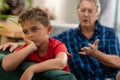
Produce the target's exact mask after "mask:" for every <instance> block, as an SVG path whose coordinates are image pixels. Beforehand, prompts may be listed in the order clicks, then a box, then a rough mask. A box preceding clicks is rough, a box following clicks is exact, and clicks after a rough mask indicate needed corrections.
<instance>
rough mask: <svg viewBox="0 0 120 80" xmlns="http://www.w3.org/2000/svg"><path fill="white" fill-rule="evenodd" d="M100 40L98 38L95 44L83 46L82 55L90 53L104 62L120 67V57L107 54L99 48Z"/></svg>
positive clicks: (110, 65) (107, 64)
mask: <svg viewBox="0 0 120 80" xmlns="http://www.w3.org/2000/svg"><path fill="white" fill-rule="evenodd" d="M98 43H99V40H96V41H95V42H94V43H93V44H88V46H89V47H83V48H81V50H82V51H83V52H79V53H80V54H82V55H90V56H92V57H94V58H96V59H97V60H98V61H100V62H101V63H102V64H104V65H106V66H109V67H113V68H120V57H119V56H117V55H111V54H105V53H103V52H101V51H99V50H98V49H97V47H98Z"/></svg>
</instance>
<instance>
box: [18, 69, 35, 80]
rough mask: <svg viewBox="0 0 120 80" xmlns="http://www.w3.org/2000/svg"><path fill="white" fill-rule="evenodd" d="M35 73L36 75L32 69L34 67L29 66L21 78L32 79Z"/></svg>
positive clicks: (24, 79) (22, 79)
mask: <svg viewBox="0 0 120 80" xmlns="http://www.w3.org/2000/svg"><path fill="white" fill-rule="evenodd" d="M33 75H34V72H33V71H32V69H30V68H28V69H26V70H25V72H24V73H23V74H22V76H21V78H20V80H32V77H33Z"/></svg>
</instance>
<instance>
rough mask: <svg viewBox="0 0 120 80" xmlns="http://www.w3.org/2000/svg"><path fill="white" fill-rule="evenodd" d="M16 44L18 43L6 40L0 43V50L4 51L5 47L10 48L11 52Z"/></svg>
mask: <svg viewBox="0 0 120 80" xmlns="http://www.w3.org/2000/svg"><path fill="white" fill-rule="evenodd" d="M18 46H19V43H13V42H8V43H5V44H2V45H0V50H2V51H5V50H6V49H7V48H10V49H9V51H10V52H13V51H14V50H15V49H16V48H17V47H18Z"/></svg>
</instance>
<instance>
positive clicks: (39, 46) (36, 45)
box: [2, 20, 68, 80]
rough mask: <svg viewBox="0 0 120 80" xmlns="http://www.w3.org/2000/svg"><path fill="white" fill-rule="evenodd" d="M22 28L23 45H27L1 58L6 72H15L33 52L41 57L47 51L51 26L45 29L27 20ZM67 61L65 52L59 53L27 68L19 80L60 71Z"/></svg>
mask: <svg viewBox="0 0 120 80" xmlns="http://www.w3.org/2000/svg"><path fill="white" fill-rule="evenodd" d="M22 28H23V32H24V34H25V43H27V46H26V47H25V48H23V49H21V50H18V51H14V52H13V53H10V54H8V55H7V56H5V57H4V58H3V61H2V67H3V69H4V70H6V71H11V70H15V69H16V68H17V67H18V66H19V64H20V63H21V62H22V61H23V60H24V59H25V58H26V57H27V56H28V55H29V54H30V53H32V52H33V51H37V52H38V55H39V56H40V57H42V56H44V55H45V54H46V51H47V49H48V43H49V39H48V38H49V36H48V35H49V33H50V32H51V29H52V28H51V25H48V26H47V27H45V26H43V25H42V24H41V23H39V22H37V21H34V20H27V21H25V23H24V24H23V25H22ZM38 35H39V36H38ZM43 36H44V37H43ZM14 47H16V46H14ZM67 60H68V58H67V54H66V53H65V52H59V53H58V54H57V55H56V57H55V58H54V59H49V60H46V61H43V62H41V63H36V64H34V65H32V66H30V67H28V68H27V69H26V70H25V72H24V73H23V74H22V76H21V78H20V80H31V79H32V77H33V75H34V73H39V72H43V71H46V70H52V69H60V70H62V69H63V68H64V67H65V66H66V64H67Z"/></svg>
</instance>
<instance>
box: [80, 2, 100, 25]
mask: <svg viewBox="0 0 120 80" xmlns="http://www.w3.org/2000/svg"><path fill="white" fill-rule="evenodd" d="M78 16H79V20H80V25H81V26H86V27H90V26H94V25H95V22H96V20H97V19H98V11H97V6H96V4H95V3H94V2H92V1H87V0H84V1H82V2H81V3H80V6H79V8H78Z"/></svg>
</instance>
